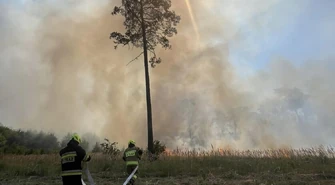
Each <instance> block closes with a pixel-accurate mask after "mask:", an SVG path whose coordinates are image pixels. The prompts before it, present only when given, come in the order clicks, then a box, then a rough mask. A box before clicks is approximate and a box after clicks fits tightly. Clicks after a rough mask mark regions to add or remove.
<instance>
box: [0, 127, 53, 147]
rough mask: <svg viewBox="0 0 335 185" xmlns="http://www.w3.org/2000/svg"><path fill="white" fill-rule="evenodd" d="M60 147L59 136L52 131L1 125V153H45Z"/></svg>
mask: <svg viewBox="0 0 335 185" xmlns="http://www.w3.org/2000/svg"><path fill="white" fill-rule="evenodd" d="M58 149H59V143H58V140H57V137H56V136H55V135H54V134H52V133H44V132H36V131H31V130H28V131H22V130H13V129H10V128H8V127H5V126H2V125H1V126H0V153H10V154H44V153H52V152H54V151H56V150H58Z"/></svg>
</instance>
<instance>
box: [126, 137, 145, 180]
mask: <svg viewBox="0 0 335 185" xmlns="http://www.w3.org/2000/svg"><path fill="white" fill-rule="evenodd" d="M142 154H143V151H142V150H141V149H140V148H138V147H136V146H135V141H133V140H130V141H129V142H128V148H127V149H126V150H125V151H124V153H123V160H124V161H125V162H126V168H127V173H128V175H130V174H131V173H132V172H133V171H134V169H135V168H136V167H137V166H138V164H139V160H141V156H142ZM137 172H138V170H137V171H136V172H135V174H134V176H133V177H132V179H131V180H130V181H129V184H130V185H133V184H135V180H136V179H137V175H136V174H137Z"/></svg>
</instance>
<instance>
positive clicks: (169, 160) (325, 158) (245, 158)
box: [0, 148, 335, 185]
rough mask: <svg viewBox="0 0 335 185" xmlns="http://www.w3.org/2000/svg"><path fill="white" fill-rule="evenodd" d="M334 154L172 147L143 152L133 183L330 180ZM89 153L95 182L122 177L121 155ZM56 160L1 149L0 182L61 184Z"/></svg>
mask: <svg viewBox="0 0 335 185" xmlns="http://www.w3.org/2000/svg"><path fill="white" fill-rule="evenodd" d="M334 154H335V153H334V151H333V149H332V148H311V149H301V150H290V149H282V150H266V151H264V150H263V151H233V150H216V151H210V152H205V151H186V152H182V151H171V152H169V153H165V154H164V155H162V156H160V158H159V160H157V161H154V162H150V161H147V160H146V159H145V156H143V158H144V159H143V160H142V162H141V164H140V168H139V177H140V179H139V180H138V182H137V184H142V185H149V184H152V185H153V184H157V185H159V184H161V185H165V184H166V185H168V184H169V185H171V184H175V185H177V184H180V185H193V184H203V185H207V184H212V185H214V184H217V185H221V184H227V185H230V184H231V185H233V184H234V185H236V184H245V185H253V184H255V185H256V184H257V185H261V184H263V185H271V184H273V185H283V184H292V185H303V184H315V185H317V184H335V158H334V156H335V155H334ZM92 157H93V158H92V161H91V162H90V163H89V169H90V172H91V174H92V176H93V178H94V180H95V182H96V184H97V185H105V184H106V185H107V184H111V185H116V184H122V183H123V182H124V181H125V179H126V174H125V166H124V162H123V161H122V160H121V156H114V157H116V158H115V159H113V158H112V157H111V156H107V155H102V154H92ZM59 160H60V159H59V156H57V155H27V156H22V155H1V156H0V179H1V180H0V184H19V185H21V184H22V185H23V184H41V185H42V184H50V185H51V184H61V179H60V176H59V174H60V165H59V164H60V163H59ZM84 179H86V176H84ZM86 182H87V180H86ZM87 184H88V183H87Z"/></svg>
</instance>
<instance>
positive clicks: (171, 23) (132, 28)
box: [110, 0, 180, 153]
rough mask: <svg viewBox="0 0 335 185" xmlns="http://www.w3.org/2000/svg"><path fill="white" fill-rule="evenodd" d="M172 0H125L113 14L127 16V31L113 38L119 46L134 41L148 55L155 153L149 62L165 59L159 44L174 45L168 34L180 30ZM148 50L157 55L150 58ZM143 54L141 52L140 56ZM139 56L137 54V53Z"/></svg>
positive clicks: (150, 135)
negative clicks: (159, 49)
mask: <svg viewBox="0 0 335 185" xmlns="http://www.w3.org/2000/svg"><path fill="white" fill-rule="evenodd" d="M170 7H171V0H122V3H121V6H116V7H115V8H114V11H113V12H112V15H118V14H120V15H122V16H123V17H124V18H125V21H124V26H125V28H126V32H125V33H124V34H122V33H118V32H112V33H111V35H110V39H112V38H113V39H114V43H115V49H117V47H118V45H130V44H131V45H133V46H135V47H137V48H143V52H142V53H141V54H140V55H142V54H143V55H144V70H145V84H146V102H147V122H148V150H149V151H150V152H151V153H153V152H154V151H153V150H154V149H153V129H152V108H151V96H150V78H149V69H148V68H149V67H148V65H149V63H150V64H151V67H155V65H156V64H159V63H160V62H161V58H159V57H157V56H156V52H155V48H156V46H157V45H161V46H162V47H163V48H165V49H171V45H170V42H169V39H168V37H172V36H173V35H174V34H177V29H176V26H177V24H178V23H179V22H180V16H179V15H176V13H175V12H174V11H171V10H169V9H170ZM148 52H150V53H152V55H153V57H151V58H150V60H148ZM140 55H139V56H140ZM136 58H137V57H136Z"/></svg>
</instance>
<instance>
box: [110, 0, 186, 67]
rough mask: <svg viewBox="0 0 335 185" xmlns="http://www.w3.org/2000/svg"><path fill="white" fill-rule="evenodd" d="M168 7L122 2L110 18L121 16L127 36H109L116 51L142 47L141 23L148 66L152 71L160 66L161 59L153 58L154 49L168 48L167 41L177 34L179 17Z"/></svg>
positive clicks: (153, 0) (166, 0)
mask: <svg viewBox="0 0 335 185" xmlns="http://www.w3.org/2000/svg"><path fill="white" fill-rule="evenodd" d="M141 7H142V9H141ZM170 7H171V0H159V1H157V0H122V5H121V6H116V7H114V10H113V12H112V15H118V14H120V15H122V16H124V18H125V21H124V24H123V25H124V26H125V28H126V32H125V33H124V34H122V33H118V32H112V33H111V35H110V38H113V39H114V40H115V41H114V43H115V44H116V45H115V49H116V48H117V46H118V45H120V44H121V45H129V44H132V45H133V46H135V47H143V46H144V44H143V34H142V23H143V24H144V27H145V35H146V40H147V50H148V51H150V52H151V53H152V54H153V57H152V58H151V59H150V61H149V62H150V63H151V66H152V67H154V66H155V64H158V63H160V62H161V59H160V58H157V57H156V53H155V47H156V46H157V45H158V44H160V45H161V46H162V47H163V48H165V49H170V48H171V44H170V42H169V39H168V37H172V36H173V35H174V34H177V29H176V26H177V24H178V23H179V22H180V20H181V18H180V16H179V15H176V13H175V12H174V11H170V10H169V9H170ZM141 11H142V12H141ZM142 14H143V19H142V16H141V15H142Z"/></svg>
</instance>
